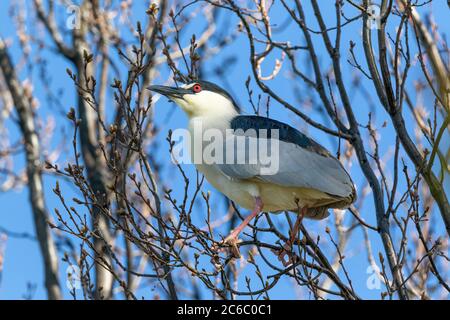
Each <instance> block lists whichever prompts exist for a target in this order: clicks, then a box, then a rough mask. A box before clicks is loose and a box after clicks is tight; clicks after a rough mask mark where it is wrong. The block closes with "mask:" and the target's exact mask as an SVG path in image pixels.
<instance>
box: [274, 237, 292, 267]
mask: <svg viewBox="0 0 450 320" xmlns="http://www.w3.org/2000/svg"><path fill="white" fill-rule="evenodd" d="M273 253H274V254H276V255H277V257H278V260H279V261H281V263H282V264H283V266H284V267H287V266H289V265H291V264H293V263H294V262H295V260H297V259H296V258H297V257H296V255H295V254H294V253H293V252H292V245H291V244H289V242H286V243H285V244H284V246H283V248H282V249H280V250H278V251H275V250H273ZM285 256H287V257H288V259H287V261H286V260H285Z"/></svg>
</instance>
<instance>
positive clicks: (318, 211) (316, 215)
mask: <svg viewBox="0 0 450 320" xmlns="http://www.w3.org/2000/svg"><path fill="white" fill-rule="evenodd" d="M329 215H330V212H329V211H328V208H327V207H319V208H309V209H308V210H307V211H306V215H305V217H306V218H309V219H313V220H322V219H325V218H327V217H328V216H329Z"/></svg>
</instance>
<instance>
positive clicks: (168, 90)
mask: <svg viewBox="0 0 450 320" xmlns="http://www.w3.org/2000/svg"><path fill="white" fill-rule="evenodd" d="M147 89H148V90H150V91H154V92H157V93H159V94H162V95H163V96H166V97H168V98H179V99H183V95H185V94H188V93H192V92H191V91H190V90H188V89H183V88H176V87H166V86H150V87H147Z"/></svg>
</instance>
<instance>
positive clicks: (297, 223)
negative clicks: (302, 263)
mask: <svg viewBox="0 0 450 320" xmlns="http://www.w3.org/2000/svg"><path fill="white" fill-rule="evenodd" d="M307 210H308V208H306V207H305V208H302V209H301V210H300V212H299V214H298V215H297V219H296V220H295V224H294V228H292V230H291V231H290V235H289V240H288V241H287V242H286V243H285V244H284V248H283V249H282V250H281V252H279V254H278V260H280V261H281V262H282V263H283V266H285V267H286V266H288V265H289V264H291V263H293V262H294V259H293V257H292V246H293V244H294V241H295V238H296V237H297V234H298V230H299V229H300V224H301V222H302V221H303V217H304V216H305V214H306V212H307ZM285 255H287V256H288V261H285V260H284V256H285Z"/></svg>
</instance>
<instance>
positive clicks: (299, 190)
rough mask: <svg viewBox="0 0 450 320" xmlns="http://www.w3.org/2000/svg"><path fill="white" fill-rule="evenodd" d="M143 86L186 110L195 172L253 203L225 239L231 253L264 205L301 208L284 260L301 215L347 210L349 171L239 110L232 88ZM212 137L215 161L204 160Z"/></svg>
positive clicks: (307, 141) (316, 147)
mask: <svg viewBox="0 0 450 320" xmlns="http://www.w3.org/2000/svg"><path fill="white" fill-rule="evenodd" d="M148 89H149V90H151V91H154V92H157V93H159V94H161V95H164V96H166V97H167V98H169V99H170V100H172V101H174V102H175V103H176V104H178V105H179V106H180V107H181V108H182V109H183V110H184V111H185V112H186V114H187V115H188V117H189V128H188V129H189V132H190V134H191V135H190V136H191V137H193V138H192V139H193V141H192V142H193V143H192V144H191V150H190V151H191V157H192V158H193V160H194V163H195V165H196V167H197V169H198V171H200V172H201V173H202V174H203V175H204V176H205V178H206V179H207V180H208V181H209V182H210V183H211V185H213V186H214V187H215V188H216V189H217V190H219V191H220V192H222V193H223V194H224V195H226V196H227V197H228V198H229V199H230V200H232V201H234V202H235V203H236V204H238V205H240V206H241V207H244V208H246V209H249V210H252V212H251V214H250V215H249V216H247V217H246V218H245V220H244V221H243V222H242V223H241V224H240V225H239V226H238V227H237V228H235V229H234V230H233V231H232V232H231V234H230V235H229V236H228V237H226V238H225V239H224V241H223V244H224V245H229V246H230V247H231V248H232V253H233V254H234V255H235V256H237V257H238V256H239V249H238V246H237V244H238V236H239V234H240V232H241V231H242V230H243V229H244V228H245V227H246V226H247V225H248V223H249V222H250V221H251V220H252V219H253V218H255V217H256V216H257V215H258V214H259V213H260V212H262V211H265V212H280V211H292V212H296V213H297V214H298V218H297V221H296V223H295V225H294V228H293V230H291V233H290V238H289V242H288V243H287V244H286V245H285V248H284V249H283V250H281V252H280V254H279V258H280V260H282V261H283V262H284V255H286V254H288V250H290V247H291V246H292V244H293V243H294V241H295V237H296V235H297V234H298V229H299V227H300V224H301V220H302V218H303V217H306V218H311V219H324V218H326V217H327V216H328V215H329V213H328V209H329V208H339V209H344V208H347V207H348V206H349V205H350V204H351V203H353V202H354V201H355V199H356V193H355V187H354V184H353V182H352V180H351V178H350V175H349V174H348V173H347V172H346V170H345V169H344V168H343V166H342V165H341V163H340V162H339V160H337V159H336V158H334V157H333V156H332V155H331V154H330V152H328V151H327V150H326V149H325V148H324V147H322V146H321V145H320V144H318V143H317V142H315V141H314V140H312V139H311V138H309V137H307V136H306V135H304V134H303V133H301V132H300V131H298V130H296V129H294V128H293V127H291V126H289V125H287V124H285V123H282V122H279V121H276V120H273V119H269V118H267V117H260V116H253V115H242V114H240V111H239V108H238V106H237V105H236V103H235V101H234V100H233V98H232V97H231V95H230V94H229V93H228V92H227V91H225V90H224V89H222V88H220V87H219V86H217V85H216V84H213V83H211V82H207V81H200V80H197V81H195V82H192V83H188V84H185V85H183V86H181V87H168V86H158V85H153V86H150V87H149V88H148ZM196 130H200V131H201V132H200V134H199V133H198V132H195V131H196ZM218 134H221V135H222V138H220V137H217V135H218ZM205 136H207V137H209V139H208V138H207V139H205ZM212 136H214V139H215V141H214V143H215V146H216V150H215V154H214V155H211V157H212V158H214V160H215V161H205V159H204V158H205V154H204V153H205V151H206V150H207V149H208V150H210V149H211V146H210V145H209V147H208V143H209V144H211V141H212V140H211V137H212ZM200 140H201V141H200ZM231 142H232V143H231ZM217 144H219V146H218V147H217ZM255 145H256V148H255V147H254V146H255ZM252 146H253V148H252ZM263 151H266V155H265V156H266V157H265V158H264V154H263V153H264V152H263ZM218 154H221V157H220V156H217V155H218ZM240 155H243V156H240ZM196 156H200V157H197V159H196ZM239 157H240V158H239ZM199 159H200V161H198V160H199ZM268 159H269V161H267V160H268ZM196 160H197V161H196ZM269 162H270V163H269Z"/></svg>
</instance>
